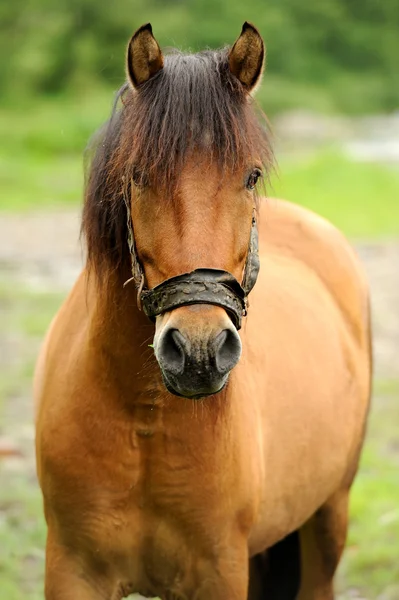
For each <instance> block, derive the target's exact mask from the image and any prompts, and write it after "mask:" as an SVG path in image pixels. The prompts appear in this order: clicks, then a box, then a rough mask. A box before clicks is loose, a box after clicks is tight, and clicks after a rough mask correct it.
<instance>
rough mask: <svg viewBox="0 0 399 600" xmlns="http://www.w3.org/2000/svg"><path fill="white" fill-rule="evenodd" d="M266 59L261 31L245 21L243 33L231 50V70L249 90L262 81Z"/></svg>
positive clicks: (251, 90)
mask: <svg viewBox="0 0 399 600" xmlns="http://www.w3.org/2000/svg"><path fill="white" fill-rule="evenodd" d="M264 60H265V45H264V43H263V40H262V37H261V35H260V33H259V31H258V30H257V29H256V27H254V26H253V25H251V23H247V21H245V23H244V25H243V26H242V31H241V35H240V37H239V38H238V40H237V41H236V42H235V44H234V46H233V47H232V49H231V50H230V52H229V67H230V71H231V72H232V73H233V75H235V76H236V77H237V79H239V81H240V82H241V83H242V85H243V86H244V88H245V89H246V90H247V91H248V92H253V91H254V89H255V88H256V86H257V85H258V84H259V83H260V80H261V78H262V72H263V65H264Z"/></svg>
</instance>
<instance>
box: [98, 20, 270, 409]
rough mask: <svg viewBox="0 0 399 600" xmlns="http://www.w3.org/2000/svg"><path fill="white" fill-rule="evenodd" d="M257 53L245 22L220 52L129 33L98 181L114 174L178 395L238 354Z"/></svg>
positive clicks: (196, 388)
mask: <svg viewBox="0 0 399 600" xmlns="http://www.w3.org/2000/svg"><path fill="white" fill-rule="evenodd" d="M263 62H264V44H263V41H262V38H261V37H260V35H259V33H258V31H257V30H256V29H255V27H253V26H252V25H249V24H248V23H245V24H244V26H243V29H242V32H241V35H240V37H239V38H238V40H237V41H236V42H235V44H234V46H233V47H232V48H231V49H229V50H222V51H219V52H203V53H200V54H196V55H182V54H179V53H173V54H170V55H167V56H165V57H164V56H163V55H162V52H161V50H160V48H159V46H158V43H157V42H156V40H155V38H154V37H153V35H152V30H151V26H150V25H145V26H143V27H141V28H140V29H139V30H138V31H137V32H136V33H135V34H134V35H133V37H132V38H131V40H130V42H129V45H128V51H127V76H128V83H129V87H128V88H125V90H124V94H123V97H122V101H123V106H122V109H121V111H120V114H119V117H118V122H117V124H116V126H115V127H114V130H113V131H114V137H115V130H116V131H117V136H116V137H117V141H116V142H113V144H112V143H111V144H110V146H111V148H110V149H109V151H108V155H109V156H110V157H111V158H110V159H109V162H110V164H111V166H110V167H109V168H108V181H110V180H111V181H112V179H114V180H116V179H117V178H119V181H122V182H123V184H122V187H123V190H122V194H123V196H124V199H125V203H126V209H127V216H128V227H129V228H130V227H131V230H130V232H129V233H130V236H131V244H130V250H131V254H132V264H133V274H134V276H135V278H136V280H137V284H138V285H141V286H144V287H143V290H142V291H141V290H140V291H139V295H140V294H141V301H142V303H143V305H144V309H145V311H146V313H147V314H148V315H149V316H150V317H152V318H153V319H154V320H155V324H156V332H155V338H154V351H155V356H156V358H157V360H158V363H159V365H160V367H161V370H162V374H163V377H164V381H165V384H166V386H167V388H168V389H169V390H170V391H171V392H173V393H175V394H178V395H182V396H187V397H200V396H206V395H209V394H214V393H216V392H218V391H219V390H221V389H222V388H223V387H224V385H225V384H226V382H227V379H228V376H229V373H230V371H231V369H232V368H233V367H234V366H235V365H236V364H237V362H238V360H239V358H240V354H241V340H240V337H239V334H238V332H237V329H238V328H239V327H240V324H241V316H242V314H243V312H244V314H245V307H246V298H245V296H246V294H247V293H248V291H249V290H250V288H251V287H252V285H253V283H254V278H255V279H256V273H255V271H256V265H254V261H255V263H256V260H257V258H256V256H253V255H255V253H256V250H257V248H256V247H255V246H256V240H255V237H256V226H255V225H254V221H253V215H254V210H255V186H256V183H257V180H258V178H259V177H261V176H262V172H263V170H264V169H265V167H267V166H268V164H269V163H270V161H271V151H270V147H269V144H268V141H267V135H266V128H265V127H264V126H262V125H260V124H259V123H258V121H257V117H256V115H255V111H254V107H253V103H252V100H251V96H250V93H251V92H252V91H253V89H254V88H255V86H256V85H257V84H258V82H259V80H260V78H261V74H262V68H263ZM104 161H105V162H106V161H107V158H106V157H105V158H104ZM103 195H107V193H106V192H105V193H104V194H103ZM108 195H109V194H108ZM120 206H121V203H119V206H118V209H117V210H121V208H120ZM123 208H125V207H123ZM133 240H134V242H133ZM126 247H127V242H126ZM89 251H90V247H89ZM114 254H115V253H114ZM89 255H90V252H89ZM248 260H249V263H250V264H248ZM182 274H186V276H184V277H179V276H181V275H182ZM171 278H175V279H172V280H171V281H169V280H170V279H171ZM243 278H244V279H245V280H246V284H244V283H243ZM165 282H166V283H165ZM240 284H242V287H241V286H240ZM247 284H248V285H247ZM157 286H159V287H157ZM154 288H155V290H154Z"/></svg>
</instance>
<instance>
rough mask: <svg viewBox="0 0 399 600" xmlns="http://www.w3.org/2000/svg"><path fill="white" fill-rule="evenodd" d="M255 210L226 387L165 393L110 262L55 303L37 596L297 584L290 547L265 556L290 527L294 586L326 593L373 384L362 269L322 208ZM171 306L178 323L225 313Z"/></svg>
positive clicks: (39, 384)
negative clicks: (249, 283) (246, 301)
mask: <svg viewBox="0 0 399 600" xmlns="http://www.w3.org/2000/svg"><path fill="white" fill-rule="evenodd" d="M259 212H260V215H259V228H260V256H261V271H260V275H259V279H258V282H257V284H256V286H255V288H254V290H253V292H252V293H251V295H250V306H249V314H248V317H247V318H246V320H245V321H244V323H243V328H242V330H241V332H240V338H241V342H242V357H241V360H240V361H239V362H238V364H237V366H236V367H235V368H234V369H233V371H232V372H231V375H230V380H229V384H228V385H227V387H225V388H224V389H223V390H222V391H221V392H219V393H218V394H216V395H210V396H208V397H207V398H204V399H202V400H200V401H197V400H188V399H185V398H180V397H177V396H175V395H172V394H171V393H169V392H168V391H166V389H165V387H164V384H163V381H162V377H161V371H160V368H159V366H158V364H157V362H156V360H155V358H154V354H153V350H152V348H149V347H148V345H149V343H150V342H151V341H152V338H153V334H154V326H153V324H151V323H150V322H149V321H148V319H147V318H146V317H145V315H144V314H143V313H142V312H140V311H139V310H138V308H137V306H136V303H135V295H134V292H133V289H132V288H131V290H130V291H129V288H125V289H123V288H122V287H121V285H120V277H119V274H118V273H117V272H115V273H113V274H112V273H111V274H110V275H109V278H108V280H107V288H108V289H107V294H105V295H104V294H101V293H99V282H98V280H97V279H96V277H95V276H94V275H93V274H92V275H90V276H89V274H88V271H87V269H85V270H84V271H83V273H82V274H81V276H80V277H79V279H78V281H77V283H76V285H75V287H74V288H73V290H72V292H71V294H70V295H69V297H68V299H67V300H66V302H65V303H64V305H63V307H62V308H61V310H60V311H59V313H58V315H57V316H56V318H55V320H54V322H53V324H52V326H51V329H50V332H49V334H48V336H47V339H46V341H45V344H44V347H43V350H42V353H41V356H40V359H39V363H38V367H37V372H36V380H35V395H36V398H37V456H38V473H39V479H40V483H41V486H42V490H43V494H44V499H45V513H46V519H47V523H48V542H47V567H46V598H47V600H67V599H68V600H72V599H74V600H75V599H76V600H77V599H79V600H100V599H104V600H105V599H106V600H111V599H112V600H119V599H120V598H121V597H123V596H124V595H127V594H128V593H132V592H140V593H142V594H143V595H146V596H149V597H152V596H160V597H161V598H163V599H172V598H173V599H174V598H176V599H185V598H187V599H189V598H190V599H191V598H195V599H198V600H245V599H246V598H247V595H248V594H249V597H250V598H251V600H260V599H261V598H278V599H279V600H283V599H285V598H289V597H292V598H294V597H295V595H296V585H297V583H296V581H294V579H296V578H297V571H298V567H297V565H296V564H294V563H295V561H291V558H289V557H288V558H286V556H287V555H285V554H284V551H282V552H281V555H280V564H279V565H278V566H277V568H276V569H275V562H272V561H271V559H270V560H269V561H268V559H267V556H260V554H261V553H263V552H264V551H265V550H266V549H268V548H271V547H272V546H274V545H275V544H276V543H278V542H279V541H280V540H282V539H283V538H285V537H286V536H288V535H289V534H291V533H292V532H295V531H298V532H299V540H300V555H301V569H300V570H301V583H300V596H299V597H300V598H303V599H324V600H327V599H331V598H332V597H333V592H332V579H333V575H334V572H335V569H336V566H337V563H338V560H339V557H340V554H341V551H342V549H343V545H344V541H345V535H346V524H347V503H348V494H349V489H350V486H351V483H352V480H353V477H354V475H355V472H356V469H357V464H358V458H359V452H360V449H361V444H362V440H363V433H364V427H365V421H366V415H367V410H368V402H369V395H370V369H371V357H370V341H369V340H370V330H369V327H370V326H369V309H368V292H367V285H366V282H365V278H364V275H363V272H362V269H361V267H360V265H359V263H358V261H357V259H356V257H355V255H354V254H353V252H352V250H351V249H350V247H349V245H348V244H347V242H346V241H345V239H344V238H343V237H342V236H341V235H340V233H339V232H337V230H335V228H333V227H332V226H331V225H329V224H328V223H327V222H325V221H324V220H322V219H321V218H319V217H316V216H315V215H313V214H312V213H310V212H309V211H306V210H304V209H301V208H298V207H295V206H294V205H291V204H289V203H286V202H282V201H267V202H262V203H261V208H260V210H259ZM179 311H180V312H181V313H182V314H183V317H182V319H183V321H184V323H185V326H186V327H187V328H189V327H190V326H191V323H194V325H193V327H197V328H198V319H199V316H201V318H202V319H204V318H205V320H207V319H209V321H211V319H212V318H213V316H214V315H216V314H217V315H219V314H223V315H224V310H223V308H220V307H215V306H196V305H194V306H191V307H185V308H183V309H177V310H176V311H173V312H172V313H170V314H172V315H173V314H174V313H178V312H179ZM223 318H224V317H223ZM294 535H295V534H294ZM290 539H291V541H292V540H293V538H292V536H291V537H289V538H288V540H290ZM277 547H278V546H277ZM293 547H294V548H295V543H294V544H293ZM281 548H282V550H284V543H283V545H282V546H281ZM298 549H299V548H298ZM256 555H258V556H256ZM295 556H296V554H295V552H294V558H295ZM251 557H253V558H252V560H251V561H250V563H249V561H248V559H249V558H251ZM249 564H250V584H249V592H248V577H249V572H248V565H249ZM298 585H299V584H298ZM279 586H280V587H279ZM290 590H291V591H290Z"/></svg>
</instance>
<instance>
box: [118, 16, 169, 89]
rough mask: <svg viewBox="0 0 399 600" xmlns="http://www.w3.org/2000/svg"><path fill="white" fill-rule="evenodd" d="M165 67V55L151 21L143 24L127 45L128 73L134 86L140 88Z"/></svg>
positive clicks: (129, 79)
mask: <svg viewBox="0 0 399 600" xmlns="http://www.w3.org/2000/svg"><path fill="white" fill-rule="evenodd" d="M162 67H163V56H162V52H161V49H160V47H159V45H158V42H157V41H156V39H155V38H154V36H153V35H152V27H151V25H150V23H147V24H146V25H142V26H141V27H140V28H139V29H138V30H137V31H136V33H134V34H133V35H132V37H131V39H130V42H129V44H128V47H127V57H126V74H127V78H128V81H129V82H130V84H131V85H132V86H133V87H134V88H138V87H139V86H140V85H141V84H143V83H145V82H146V81H148V80H149V79H151V77H153V76H154V75H155V74H156V73H158V71H159V70H160V69H162Z"/></svg>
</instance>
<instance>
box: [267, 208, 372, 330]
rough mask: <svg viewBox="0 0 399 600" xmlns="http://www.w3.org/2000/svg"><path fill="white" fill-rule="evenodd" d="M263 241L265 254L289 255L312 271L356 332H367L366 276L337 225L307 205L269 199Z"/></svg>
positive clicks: (271, 255) (367, 301) (269, 255)
mask: <svg viewBox="0 0 399 600" xmlns="http://www.w3.org/2000/svg"><path fill="white" fill-rule="evenodd" d="M260 242H261V252H262V255H263V258H265V259H267V258H269V259H270V257H273V256H276V255H278V256H282V257H289V258H290V259H292V260H294V261H295V262H297V263H298V264H299V263H301V265H302V266H305V267H306V268H307V269H308V270H310V271H312V272H313V273H314V274H315V275H316V276H317V278H318V279H319V280H320V281H321V282H322V283H323V284H324V285H325V287H326V289H327V290H328V291H329V293H330V294H331V296H332V297H333V298H334V301H335V302H336V303H337V305H338V306H339V308H340V310H341V311H342V313H343V315H344V316H345V318H346V319H348V320H350V321H351V326H352V327H354V328H357V331H356V335H358V336H362V335H363V334H364V333H366V334H367V335H368V331H365V329H366V330H367V327H365V325H366V326H367V325H368V319H369V295H368V284H367V280H366V276H365V273H364V271H363V267H362V265H361V263H360V261H359V259H358V257H357V256H356V254H355V252H354V250H353V248H352V247H351V245H350V244H349V242H348V241H347V239H346V238H345V236H344V235H343V234H342V233H341V232H340V231H339V230H338V229H337V228H336V227H334V226H333V225H332V224H331V223H330V222H329V221H327V220H326V219H324V218H322V217H321V216H319V215H317V214H315V213H314V212H312V211H310V210H308V209H306V208H303V207H301V206H298V205H296V204H292V203H290V202H287V201H284V200H276V199H270V200H267V201H266V202H264V203H263V204H262V207H261V219H260ZM272 260H273V258H272ZM359 319H360V322H359Z"/></svg>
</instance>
